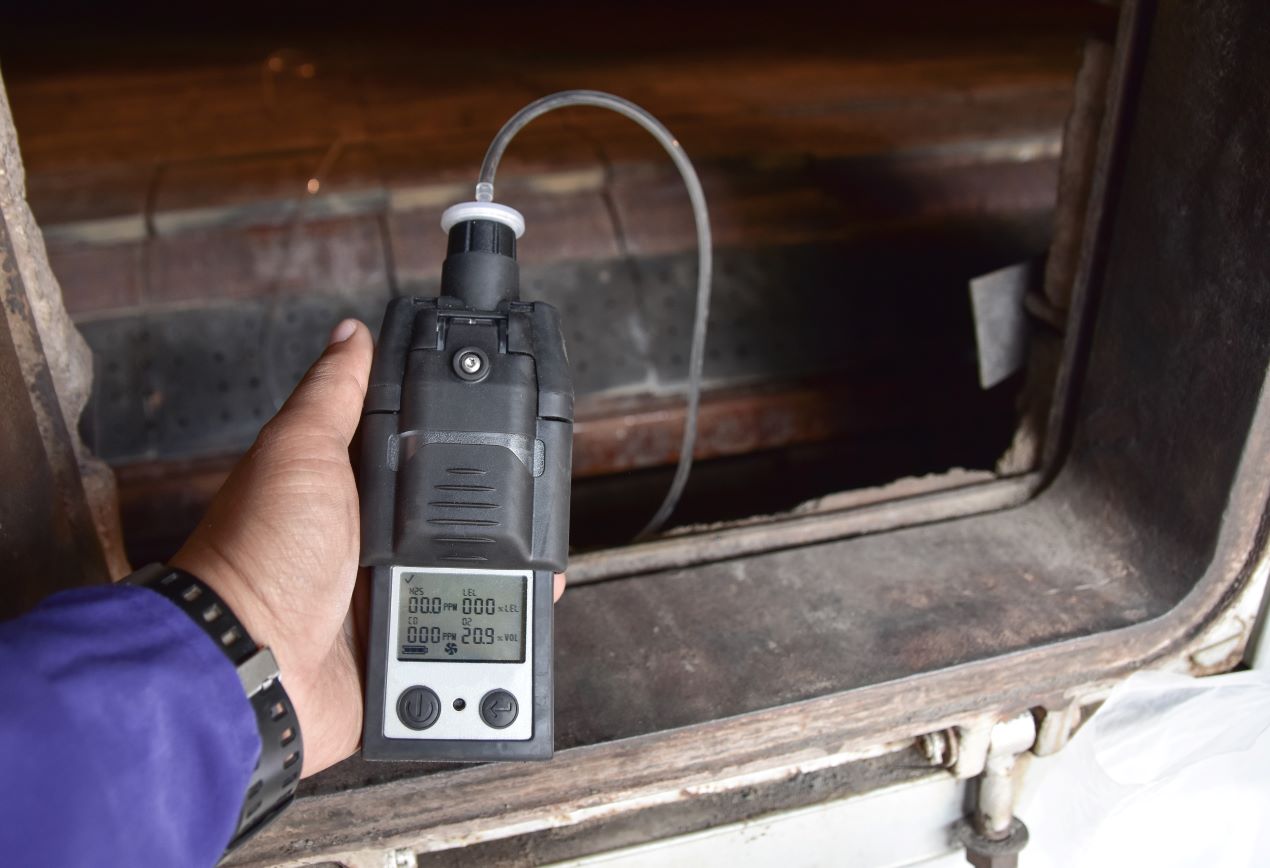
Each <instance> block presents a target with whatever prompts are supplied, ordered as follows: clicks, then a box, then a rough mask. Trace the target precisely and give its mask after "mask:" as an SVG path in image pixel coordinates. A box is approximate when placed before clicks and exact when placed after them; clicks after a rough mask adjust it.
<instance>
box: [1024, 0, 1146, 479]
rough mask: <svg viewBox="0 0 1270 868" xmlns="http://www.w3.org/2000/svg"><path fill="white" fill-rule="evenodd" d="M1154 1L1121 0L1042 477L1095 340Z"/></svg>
mask: <svg viewBox="0 0 1270 868" xmlns="http://www.w3.org/2000/svg"><path fill="white" fill-rule="evenodd" d="M1153 12H1154V4H1153V2H1152V0H1146V2H1140V0H1124V2H1123V4H1122V5H1121V7H1120V20H1119V23H1118V25H1117V32H1118V34H1120V35H1119V36H1118V38H1117V39H1116V42H1115V49H1114V54H1113V56H1112V60H1111V76H1110V80H1109V81H1108V83H1107V107H1106V111H1105V113H1104V114H1103V119H1102V124H1101V130H1100V132H1099V134H1098V147H1097V155H1096V156H1095V158H1094V170H1093V180H1092V181H1091V183H1090V187H1089V193H1088V198H1087V199H1086V201H1087V203H1088V205H1087V209H1088V210H1087V213H1086V214H1085V219H1084V232H1083V235H1082V238H1081V242H1080V256H1079V258H1078V261H1077V263H1076V272H1075V277H1074V283H1073V285H1072V288H1071V299H1070V304H1071V306H1070V308H1069V310H1068V314H1067V339H1066V340H1065V341H1064V343H1063V352H1062V358H1061V359H1060V361H1059V365H1058V376H1057V378H1056V380H1055V382H1054V391H1053V395H1054V400H1053V403H1051V405H1050V412H1049V420H1048V423H1047V425H1046V429H1047V430H1046V433H1045V442H1044V444H1043V447H1042V448H1043V451H1042V454H1041V470H1042V472H1043V473H1044V475H1045V478H1046V481H1047V482H1048V481H1049V480H1051V479H1053V478H1054V477H1055V476H1056V475H1057V474H1058V471H1059V469H1060V468H1061V467H1062V464H1063V459H1064V458H1065V457H1066V455H1067V451H1068V449H1070V448H1071V442H1072V431H1073V429H1074V427H1075V424H1074V417H1075V411H1076V405H1077V402H1078V400H1079V391H1080V389H1079V384H1080V382H1081V381H1082V380H1083V379H1084V376H1085V362H1086V359H1087V358H1088V356H1089V345H1090V342H1091V341H1092V340H1093V319H1094V315H1095V313H1096V311H1097V309H1098V297H1099V295H1100V293H1101V283H1102V280H1103V275H1104V273H1105V271H1106V269H1105V267H1104V266H1105V264H1106V259H1107V251H1108V249H1109V247H1110V244H1111V222H1112V220H1113V218H1114V217H1115V213H1116V199H1117V198H1118V197H1117V196H1116V192H1117V189H1118V187H1119V179H1120V175H1121V174H1122V173H1123V171H1122V170H1123V164H1124V154H1125V148H1126V145H1127V142H1128V138H1129V133H1130V126H1131V124H1130V123H1129V121H1130V119H1131V113H1132V112H1133V104H1134V100H1133V97H1134V95H1135V94H1136V93H1137V89H1138V84H1139V81H1140V78H1141V75H1140V73H1141V69H1142V62H1143V56H1144V53H1145V50H1146V43H1147V41H1148V40H1147V32H1148V30H1149V29H1150V25H1151V20H1152V19H1153V17H1154V16H1153Z"/></svg>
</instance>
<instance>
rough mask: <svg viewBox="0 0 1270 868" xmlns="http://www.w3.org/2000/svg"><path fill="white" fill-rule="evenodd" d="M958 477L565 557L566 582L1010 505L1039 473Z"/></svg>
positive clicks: (1032, 489)
mask: <svg viewBox="0 0 1270 868" xmlns="http://www.w3.org/2000/svg"><path fill="white" fill-rule="evenodd" d="M957 479H958V477H956V476H950V477H949V481H950V483H951V484H952V485H955V486H956V487H951V488H948V489H946V490H943V491H935V492H933V493H929V494H922V495H916V496H913V497H907V498H902V499H898V500H890V501H885V502H881V503H876V504H871V505H868V506H861V507H856V508H852V509H843V510H833V511H829V512H813V513H809V514H786V515H782V516H776V517H773V518H771V519H770V520H767V521H763V522H754V521H753V520H747V521H745V522H741V523H738V524H737V525H736V526H733V527H726V528H721V529H718V530H712V531H708V532H705V533H697V534H685V535H680V536H671V537H665V538H663V539H659V540H654V541H652V542H647V543H641V544H638V545H629V546H624V547H622V548H615V549H605V550H603V551H598V552H588V553H585V554H580V555H576V556H574V557H572V558H571V559H570V561H569V584H571V585H583V584H590V583H594V582H603V581H607V580H609V579H618V578H622V577H625V576H632V575H640V574H644V573H653V572H658V571H661V570H669V569H677V568H680V567H688V566H694V565H697V564H704V563H709V562H711V561H720V560H728V559H731V558H737V557H744V556H746V555H753V554H758V553H760V552H769V551H775V550H777V549H783V548H794V547H796V546H804V545H810V544H812V543H821V542H828V541H830V540H837V539H846V538H848V537H853V536H862V535H864V534H874V533H881V532H884V531H891V530H898V529H900V528H905V527H913V526H915V525H921V524H930V523H932V522H937V521H946V520H948V519H953V518H963V517H965V516H969V515H976V514H980V513H988V512H994V511H996V510H1000V509H1009V508H1011V507H1015V506H1020V505H1022V504H1024V503H1026V502H1027V501H1028V500H1030V499H1031V498H1032V496H1033V495H1034V494H1035V493H1036V491H1037V490H1038V488H1039V486H1040V483H1041V480H1042V477H1041V474H1040V473H1025V474H1022V475H1020V476H1012V477H1007V478H1004V479H996V480H992V481H989V482H981V483H976V484H973V485H958V484H957V482H956V480H957Z"/></svg>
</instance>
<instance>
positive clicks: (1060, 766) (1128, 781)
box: [1018, 672, 1270, 868]
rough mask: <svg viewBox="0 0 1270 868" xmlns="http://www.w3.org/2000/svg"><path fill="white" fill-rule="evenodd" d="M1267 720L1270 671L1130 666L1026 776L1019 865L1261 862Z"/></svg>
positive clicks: (1268, 794)
mask: <svg viewBox="0 0 1270 868" xmlns="http://www.w3.org/2000/svg"><path fill="white" fill-rule="evenodd" d="M1268 729H1270V674H1267V673H1263V672H1239V673H1233V674H1229V675H1219V676H1214V677H1210V678H1202V679H1197V678H1191V677H1189V676H1184V675H1177V674H1173V673H1166V672H1139V673H1137V674H1135V675H1133V676H1132V677H1130V678H1129V679H1127V680H1126V681H1125V682H1124V683H1122V684H1120V685H1119V686H1117V687H1116V688H1115V689H1114V690H1113V691H1112V693H1111V696H1110V697H1109V698H1108V700H1107V702H1106V703H1105V704H1104V705H1103V706H1102V708H1100V709H1099V710H1098V712H1097V714H1095V715H1094V716H1093V718H1091V719H1090V720H1089V721H1088V722H1087V723H1086V724H1085V726H1084V727H1082V728H1081V730H1080V731H1079V732H1078V733H1077V734H1076V736H1075V737H1074V738H1073V739H1072V741H1071V743H1069V744H1068V745H1067V747H1065V748H1064V749H1063V750H1062V751H1061V752H1060V753H1059V754H1058V755H1057V756H1056V757H1055V758H1054V759H1053V760H1052V761H1050V762H1048V763H1046V765H1047V766H1048V769H1046V771H1045V773H1044V774H1043V775H1042V776H1041V777H1040V779H1039V780H1038V781H1036V782H1035V785H1034V786H1029V787H1025V788H1024V792H1023V794H1022V797H1021V799H1020V803H1019V806H1018V814H1019V816H1020V817H1021V818H1022V819H1023V820H1024V822H1026V823H1027V825H1028V828H1029V830H1030V831H1031V833H1032V834H1031V843H1030V844H1029V845H1028V847H1027V849H1026V850H1024V851H1023V853H1022V854H1021V856H1020V859H1019V864H1020V866H1022V868H1042V866H1081V868H1086V866H1103V865H1105V866H1116V868H1123V866H1126V865H1149V866H1153V868H1165V866H1192V865H1198V866H1203V868H1218V866H1244V865H1267V866H1270V735H1268V734H1267V730H1268ZM1038 770H1039V769H1038Z"/></svg>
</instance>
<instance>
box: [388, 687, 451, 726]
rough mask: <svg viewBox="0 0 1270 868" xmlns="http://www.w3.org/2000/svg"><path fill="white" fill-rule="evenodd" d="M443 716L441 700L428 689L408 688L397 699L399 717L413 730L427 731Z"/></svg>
mask: <svg viewBox="0 0 1270 868" xmlns="http://www.w3.org/2000/svg"><path fill="white" fill-rule="evenodd" d="M440 716H441V700H440V699H438V698H437V695H436V694H435V693H433V692H432V691H431V690H429V689H428V688H426V687H408V688H406V689H405V690H403V691H402V692H401V696H400V697H398V698H397V717H399V718H401V722H402V723H404V724H405V725H406V726H408V727H410V728H411V729H427V728H428V727H430V726H432V724H434V723H436V722H437V718H438V717H440Z"/></svg>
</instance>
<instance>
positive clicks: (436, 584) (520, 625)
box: [397, 572, 527, 663]
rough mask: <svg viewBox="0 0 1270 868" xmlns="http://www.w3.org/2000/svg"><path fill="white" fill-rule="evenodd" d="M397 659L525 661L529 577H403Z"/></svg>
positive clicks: (411, 574) (475, 661) (415, 575)
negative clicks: (526, 602)
mask: <svg viewBox="0 0 1270 868" xmlns="http://www.w3.org/2000/svg"><path fill="white" fill-rule="evenodd" d="M399 581H400V582H401V593H400V595H399V596H398V609H397V659H398V660H428V661H437V662H453V663H520V662H522V661H523V660H524V659H525V591H526V586H527V580H526V578H525V577H524V576H505V575H483V574H464V573H411V572H406V573H401V574H400V579H399Z"/></svg>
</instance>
